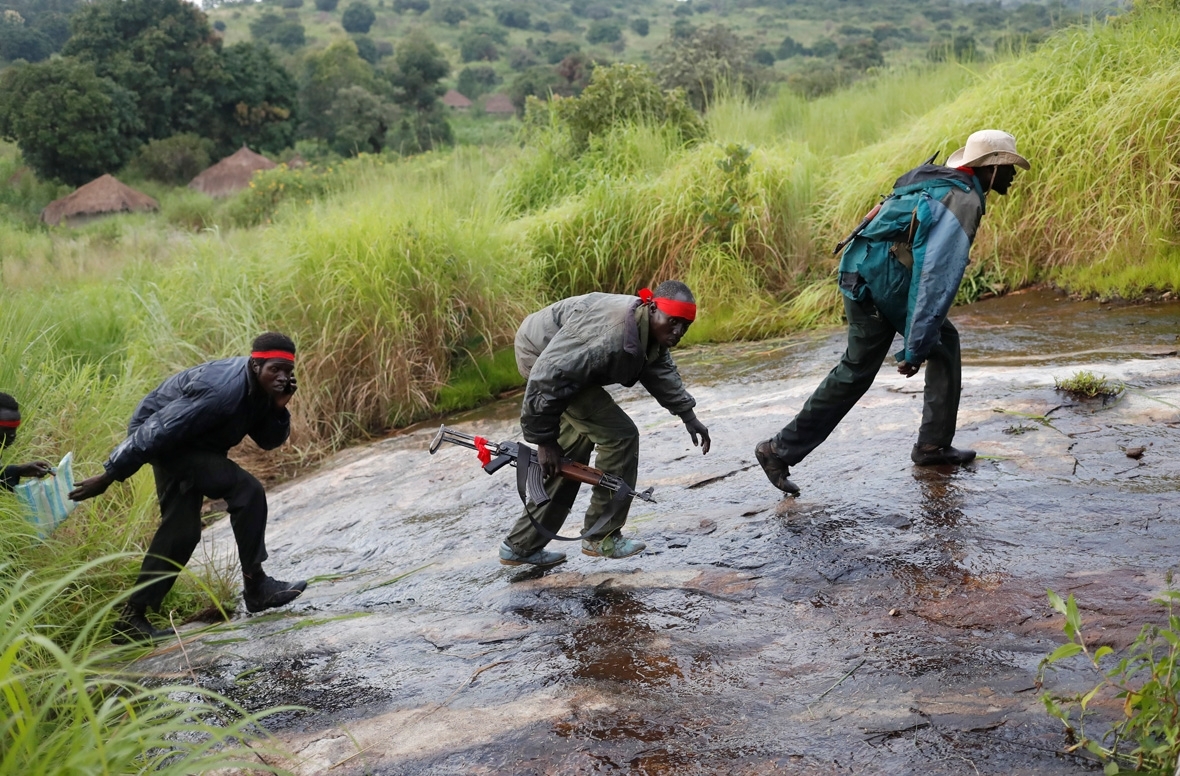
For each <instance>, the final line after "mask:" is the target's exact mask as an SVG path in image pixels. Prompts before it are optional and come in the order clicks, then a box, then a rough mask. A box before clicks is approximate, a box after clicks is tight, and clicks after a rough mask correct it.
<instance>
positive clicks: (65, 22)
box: [25, 1, 77, 51]
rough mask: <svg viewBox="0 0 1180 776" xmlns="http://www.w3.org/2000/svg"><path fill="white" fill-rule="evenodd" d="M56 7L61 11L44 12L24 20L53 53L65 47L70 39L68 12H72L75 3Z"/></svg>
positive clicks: (58, 4) (66, 3) (61, 4)
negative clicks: (39, 34)
mask: <svg viewBox="0 0 1180 776" xmlns="http://www.w3.org/2000/svg"><path fill="white" fill-rule="evenodd" d="M56 5H57V6H58V8H59V9H62V10H59V11H54V10H46V11H43V12H41V13H39V14H37V15H36V16H34V17H33V18H32V19H26V20H25V23H26V24H30V25H32V27H33V29H34V30H36V31H37V32H39V33H41V34H42V35H44V36H45V37H46V38H47V39H48V40H49V45H50V48H51V49H52V50H53V51H58V50H60V49H61V47H62V46H64V45H66V41H67V40H69V39H70V17H69V13H68V11H72V10H73V9H74V8H75V7H76V5H77V3H75V2H72V1H71V2H65V3H57V4H56ZM66 9H68V11H67V10H66Z"/></svg>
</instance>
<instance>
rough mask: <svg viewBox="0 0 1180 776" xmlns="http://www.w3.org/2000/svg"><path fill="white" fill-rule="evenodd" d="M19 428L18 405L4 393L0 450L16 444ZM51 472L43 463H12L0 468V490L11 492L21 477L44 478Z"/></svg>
mask: <svg viewBox="0 0 1180 776" xmlns="http://www.w3.org/2000/svg"><path fill="white" fill-rule="evenodd" d="M18 428H20V405H19V404H17V403H16V399H14V398H12V397H11V396H9V395H8V394H6V393H0V450H3V449H4V448H6V447H10V446H12V444H13V443H14V442H16V430H17V429H18ZM51 471H53V467H51V466H50V465H49V464H47V463H46V462H45V461H33V462H32V463H14V464H11V465H9V466H0V490H12V489H13V488H15V487H16V486H17V485H18V484H19V483H20V481H21V477H44V476H45V475H47V474H49V473H50V472H51Z"/></svg>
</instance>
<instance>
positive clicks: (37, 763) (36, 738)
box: [0, 557, 281, 776]
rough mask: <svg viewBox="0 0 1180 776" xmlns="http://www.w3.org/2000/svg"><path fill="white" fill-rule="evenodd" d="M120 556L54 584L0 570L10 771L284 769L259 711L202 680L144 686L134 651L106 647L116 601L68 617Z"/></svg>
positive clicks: (4, 747) (4, 733)
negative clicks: (64, 602) (73, 602)
mask: <svg viewBox="0 0 1180 776" xmlns="http://www.w3.org/2000/svg"><path fill="white" fill-rule="evenodd" d="M117 565H119V563H118V559H116V558H113V557H106V558H98V559H95V560H93V561H91V562H89V563H86V564H82V565H79V566H75V567H65V568H62V569H60V570H59V574H58V575H57V576H56V577H55V578H53V579H48V580H40V581H38V580H36V579H34V578H33V576H32V575H31V574H29V573H24V574H14V573H13V570H12V569H11V567H9V566H6V565H0V579H2V580H3V581H4V585H3V587H2V588H0V622H3V623H4V628H3V629H2V630H0V719H3V720H4V721H3V722H2V723H0V773H11V774H22V776H50V775H51V774H61V773H111V774H115V773H157V774H178V775H179V774H190V773H202V772H208V771H210V770H214V769H217V768H231V767H239V768H248V769H250V771H251V772H267V773H279V772H281V771H279V769H277V768H274V767H272V766H271V765H269V764H268V763H267V760H266V758H267V756H268V755H270V754H271V753H273V752H276V751H277V750H276V748H275V747H274V746H273V744H272V743H271V742H270V741H268V740H266V739H265V731H264V730H263V729H262V728H261V727H260V724H261V723H264V722H265V717H266V714H249V713H247V712H246V711H244V710H243V709H242V708H241V707H239V706H237V705H236V704H234V703H233V702H231V701H229V700H228V699H226V698H224V697H221V696H219V695H217V694H215V693H212V692H209V691H207V690H204V689H202V688H200V687H198V686H196V684H195V682H194V683H192V684H171V685H164V686H153V687H148V686H145V685H144V684H143V683H142V682H141V681H140V680H138V679H136V678H135V677H133V676H132V675H130V674H126V673H124V672H122V671H120V670H119V668H118V665H119V663H120V662H121V661H123V660H126V659H127V657H129V656H131V655H132V654H134V651H133V650H128V649H124V650H111V649H110V648H107V647H104V646H102V642H103V640H104V638H105V632H104V625H105V622H106V621H107V620H108V619H109V615H110V611H111V609H112V608H113V607H114V606H116V605H117V604H118V599H115V600H112V601H110V602H108V603H106V604H105V605H100V606H98V607H96V608H94V609H88V610H84V611H81V612H76V613H75V614H74V616H73V617H69V618H66V619H64V620H63V619H62V618H61V613H60V607H61V605H60V600H61V599H63V598H67V599H68V598H74V597H77V592H76V591H77V590H78V589H80V588H85V587H87V586H89V585H90V584H92V582H91V580H92V579H93V578H94V577H95V576H101V575H102V574H104V573H105V570H106V569H107V568H109V567H111V566H117Z"/></svg>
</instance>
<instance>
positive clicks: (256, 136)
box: [200, 43, 299, 156]
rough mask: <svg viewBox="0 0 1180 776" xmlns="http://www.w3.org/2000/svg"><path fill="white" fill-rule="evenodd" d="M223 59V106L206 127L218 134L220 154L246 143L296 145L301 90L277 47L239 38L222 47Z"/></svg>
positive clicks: (273, 148)
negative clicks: (242, 41)
mask: <svg viewBox="0 0 1180 776" xmlns="http://www.w3.org/2000/svg"><path fill="white" fill-rule="evenodd" d="M222 65H223V67H224V72H225V79H224V80H223V81H222V83H221V84H220V86H219V88H218V90H217V91H216V93H215V94H216V103H217V107H216V110H215V112H214V113H213V114H212V115H211V116H209V117H208V121H207V124H206V126H205V127H204V128H203V129H202V131H201V133H200V134H202V135H204V136H205V137H208V138H210V139H211V140H213V142H214V143H215V148H214V152H215V153H216V155H217V156H225V155H227V154H230V153H233V152H234V151H236V150H237V149H239V148H241V147H242V146H243V145H248V146H250V147H251V148H256V149H260V150H263V151H268V152H271V153H278V152H279V151H282V150H283V149H284V148H288V147H290V146H291V145H293V144H294V142H295V132H296V129H297V127H298V120H299V116H298V108H299V90H298V87H297V85H296V83H295V79H294V78H292V77H291V74H290V73H288V72H287V70H286V69H285V68H284V67H283V66H282V64H281V63H280V62H279V60H278V58H277V57H276V56H275V54H274V53H273V52H272V51H271V49H270V48H268V47H267V46H265V45H263V44H258V43H235V44H233V45H232V46H226V47H225V49H224V50H223V51H222Z"/></svg>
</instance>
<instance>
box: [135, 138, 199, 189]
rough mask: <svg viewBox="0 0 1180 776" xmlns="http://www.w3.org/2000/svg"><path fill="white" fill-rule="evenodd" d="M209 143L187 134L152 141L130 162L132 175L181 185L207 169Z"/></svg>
mask: <svg viewBox="0 0 1180 776" xmlns="http://www.w3.org/2000/svg"><path fill="white" fill-rule="evenodd" d="M212 153H213V143H212V141H210V140H206V139H205V138H202V137H201V136H199V135H195V134H192V133H187V134H183V135H173V136H172V137H169V138H165V139H163V140H152V141H150V142H148V143H147V145H145V146H143V147H142V148H141V149H139V153H138V154H136V155H135V158H134V159H132V160H131V164H130V167H131V172H132V174H133V175H136V176H139V177H142V178H146V179H148V180H150V181H156V182H157V183H164V184H167V185H169V186H184V185H186V184H187V183H188V182H189V181H191V180H192V179H193V178H195V177H196V176H197V175H198V174H199V173H201V172H202V171H203V170H205V168H207V167H208V166H209V158H210V155H211V154H212Z"/></svg>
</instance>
